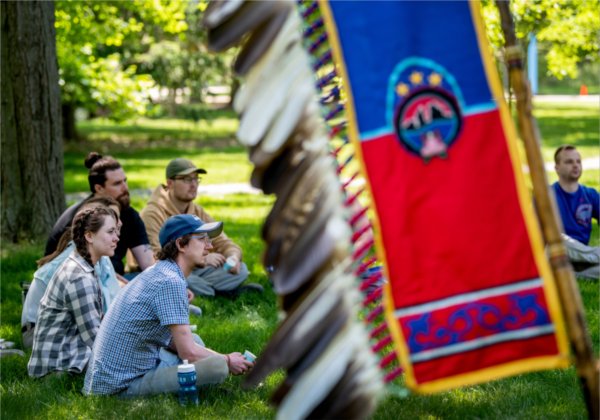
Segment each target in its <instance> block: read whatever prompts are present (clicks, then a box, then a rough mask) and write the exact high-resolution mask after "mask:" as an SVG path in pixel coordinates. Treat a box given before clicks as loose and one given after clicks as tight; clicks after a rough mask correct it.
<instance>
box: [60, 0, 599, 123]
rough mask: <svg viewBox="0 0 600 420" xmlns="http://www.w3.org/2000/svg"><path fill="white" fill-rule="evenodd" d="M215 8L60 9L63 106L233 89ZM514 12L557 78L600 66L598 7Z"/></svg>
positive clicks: (552, 3) (92, 5)
mask: <svg viewBox="0 0 600 420" xmlns="http://www.w3.org/2000/svg"><path fill="white" fill-rule="evenodd" d="M207 3H208V0H192V1H188V0H173V1H164V0H158V1H154V0H133V1H125V2H112V1H96V2H77V1H64V0H63V1H58V2H56V34H57V35H56V36H57V44H56V45H57V54H58V62H59V67H60V84H61V91H62V101H63V104H68V105H72V108H73V109H74V107H82V108H85V109H87V110H88V111H89V112H90V113H92V114H100V115H109V116H110V117H111V118H113V119H117V120H119V119H125V118H128V117H131V116H133V115H143V114H144V113H145V112H146V111H147V109H148V104H149V102H150V101H151V98H150V92H158V91H159V89H163V90H165V89H166V91H168V92H169V94H170V95H169V96H170V97H171V100H172V101H173V102H174V98H175V94H176V92H185V95H184V96H185V97H186V98H187V99H189V100H192V101H195V102H201V101H202V98H203V91H204V90H205V89H206V87H207V86H209V85H211V84H224V85H230V86H231V85H232V84H233V80H234V79H233V78H234V76H233V75H232V72H231V71H230V69H229V63H230V61H231V53H230V55H229V56H223V55H214V54H210V53H208V51H207V50H206V46H205V45H206V32H205V31H204V29H203V28H202V25H201V20H202V16H203V13H204V10H205V9H206V6H207ZM511 7H512V10H513V14H514V17H515V25H516V30H517V37H518V38H519V39H520V40H521V41H522V42H523V45H524V46H525V47H526V46H527V43H528V42H529V39H530V37H531V36H532V35H535V36H536V37H537V39H538V41H539V42H540V44H541V45H542V46H543V48H544V53H545V55H546V61H547V63H548V68H547V71H548V74H549V75H551V76H553V77H555V78H557V79H563V78H565V77H567V78H575V77H577V75H578V66H579V65H580V63H582V62H598V61H600V56H599V43H598V33H599V32H600V6H599V3H598V2H597V1H595V0H570V1H556V0H512V1H511ZM483 15H484V20H485V24H486V29H487V32H488V36H489V38H490V40H491V42H492V46H493V47H494V49H495V50H496V52H497V53H498V54H497V57H500V54H499V51H500V50H501V48H502V46H503V36H502V31H501V27H500V23H499V16H498V11H497V9H496V6H495V4H494V2H493V1H492V0H484V2H483ZM73 109H71V112H72V111H73ZM63 118H64V117H63ZM66 120H68V118H66ZM66 131H68V130H66Z"/></svg>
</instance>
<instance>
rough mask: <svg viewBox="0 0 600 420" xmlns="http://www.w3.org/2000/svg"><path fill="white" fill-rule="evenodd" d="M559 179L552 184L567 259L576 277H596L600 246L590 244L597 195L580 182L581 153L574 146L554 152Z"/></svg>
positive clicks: (599, 204) (599, 209)
mask: <svg viewBox="0 0 600 420" xmlns="http://www.w3.org/2000/svg"><path fill="white" fill-rule="evenodd" d="M554 163H555V166H554V168H555V170H556V173H557V174H558V181H557V182H555V183H554V184H552V189H553V191H554V196H555V197H556V204H557V206H558V210H559V213H560V218H561V220H562V225H563V228H564V233H563V240H564V242H565V246H566V248H567V253H568V255H569V260H571V263H572V264H573V266H574V268H575V270H576V272H577V276H578V277H581V278H585V279H589V280H598V277H599V276H600V248H599V247H597V246H589V242H590V236H591V233H592V219H596V222H597V221H598V217H599V213H600V195H599V194H598V191H597V190H595V189H594V188H590V187H586V186H585V185H582V184H580V183H579V178H580V177H581V174H582V172H583V168H582V166H581V155H580V154H579V152H578V151H577V149H576V148H575V146H571V145H565V146H561V147H559V148H558V149H557V150H556V152H555V153H554Z"/></svg>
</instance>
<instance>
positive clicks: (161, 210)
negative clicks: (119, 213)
mask: <svg viewBox="0 0 600 420" xmlns="http://www.w3.org/2000/svg"><path fill="white" fill-rule="evenodd" d="M187 213H188V214H195V215H196V216H198V217H199V218H200V219H202V220H203V221H204V222H214V221H215V219H213V218H212V217H210V215H209V214H208V213H207V212H205V211H204V209H203V208H202V207H200V206H199V205H198V204H196V203H190V205H189V206H188V210H187ZM176 214H179V211H178V210H177V208H175V205H174V204H173V202H172V201H171V200H170V199H169V194H168V192H167V188H166V187H165V186H164V185H159V186H158V187H157V188H156V189H155V190H154V192H153V193H152V197H150V200H148V204H146V207H145V208H144V209H143V210H142V211H141V212H140V216H141V217H142V220H143V221H144V224H145V225H146V232H147V233H148V239H149V240H150V245H151V246H152V251H154V253H156V252H158V251H159V250H160V242H159V241H158V233H159V232H160V228H161V227H162V225H163V224H164V223H165V221H166V220H167V219H168V218H169V217H171V216H175V215H176ZM212 243H213V250H212V252H216V253H219V254H221V255H224V256H225V257H229V256H232V255H234V256H236V257H237V258H238V260H239V261H241V260H242V249H241V248H240V247H239V246H238V245H236V244H235V243H234V242H233V241H232V240H231V239H229V238H228V237H227V235H226V234H225V231H223V233H221V234H220V235H219V236H217V237H216V238H215V239H213V241H212Z"/></svg>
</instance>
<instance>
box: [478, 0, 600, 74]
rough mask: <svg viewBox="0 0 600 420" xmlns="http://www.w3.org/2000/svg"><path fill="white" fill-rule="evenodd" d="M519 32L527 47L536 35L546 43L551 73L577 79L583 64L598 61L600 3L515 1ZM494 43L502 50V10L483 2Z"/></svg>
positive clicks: (489, 35) (543, 43) (593, 0)
mask: <svg viewBox="0 0 600 420" xmlns="http://www.w3.org/2000/svg"><path fill="white" fill-rule="evenodd" d="M511 10H512V12H513V17H514V21H515V29H516V35H517V38H518V39H519V40H521V42H522V43H523V45H524V46H525V47H526V46H527V45H528V43H529V41H530V39H531V36H532V35H535V36H536V38H537V40H538V41H539V42H540V43H541V44H542V45H544V46H545V47H546V48H545V51H546V60H547V64H548V69H547V72H548V74H549V75H551V76H553V77H555V78H557V79H559V80H560V79H563V78H565V77H569V78H576V77H577V76H578V74H579V68H578V66H579V64H580V63H582V62H598V61H600V55H599V51H600V50H599V48H600V47H599V42H598V41H599V38H598V36H599V34H600V3H599V2H598V1H596V0H569V1H557V0H511ZM483 14H484V19H485V24H486V29H487V33H488V37H489V39H490V42H491V43H492V45H493V46H494V48H495V49H496V51H499V50H500V49H501V48H502V46H503V45H504V36H503V35H502V28H501V26H500V17H499V14H498V9H497V8H496V5H495V4H494V2H493V1H491V0H487V1H485V2H484V5H483Z"/></svg>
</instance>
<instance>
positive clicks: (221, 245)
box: [140, 158, 263, 297]
mask: <svg viewBox="0 0 600 420" xmlns="http://www.w3.org/2000/svg"><path fill="white" fill-rule="evenodd" d="M205 173H206V171H205V170H204V169H201V168H197V167H196V166H195V165H194V164H193V163H192V162H190V161H189V160H187V159H182V158H178V159H173V160H172V161H171V162H169V164H168V165H167V169H166V182H167V184H166V185H159V186H158V187H157V188H156V189H155V190H154V192H153V193H152V196H151V197H150V200H149V201H148V204H147V205H146V207H145V208H144V209H143V210H142V211H141V213H140V216H141V217H142V220H143V221H144V224H145V225H146V231H147V233H148V239H149V240H150V244H151V246H152V249H153V250H154V252H158V250H159V249H160V244H159V239H158V233H159V231H160V229H161V227H162V226H163V224H164V223H165V221H166V220H167V218H169V217H171V216H174V215H177V214H193V215H196V216H198V217H199V218H200V219H202V220H203V221H205V222H212V221H214V219H213V218H212V217H211V216H210V215H209V214H208V213H207V212H206V211H205V210H204V209H203V208H202V207H201V206H200V205H198V204H196V203H194V200H195V199H196V196H197V194H198V183H199V182H200V177H199V175H200V174H205ZM228 258H232V259H233V261H234V263H233V265H231V267H229V268H228V269H224V267H223V266H224V264H225V262H226V260H227V259H228ZM247 278H248V268H247V267H246V264H244V263H243V262H242V249H241V248H240V247H239V245H237V244H236V243H235V242H233V241H232V240H231V239H230V238H228V237H227V235H226V234H225V233H222V234H220V235H219V236H218V237H216V238H215V239H214V241H213V249H212V251H211V252H210V253H209V254H208V255H207V256H206V258H205V262H204V263H203V264H202V265H201V266H200V267H198V268H196V269H195V270H193V271H192V272H191V273H190V275H189V276H188V277H187V282H188V287H189V288H190V289H191V290H192V291H193V292H194V294H196V295H201V296H214V295H215V294H218V295H224V296H227V297H235V296H237V295H239V294H240V293H242V292H247V291H254V292H262V291H263V288H262V286H261V285H260V284H257V283H248V284H245V285H243V286H242V283H243V282H244V281H245V280H246V279H247Z"/></svg>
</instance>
